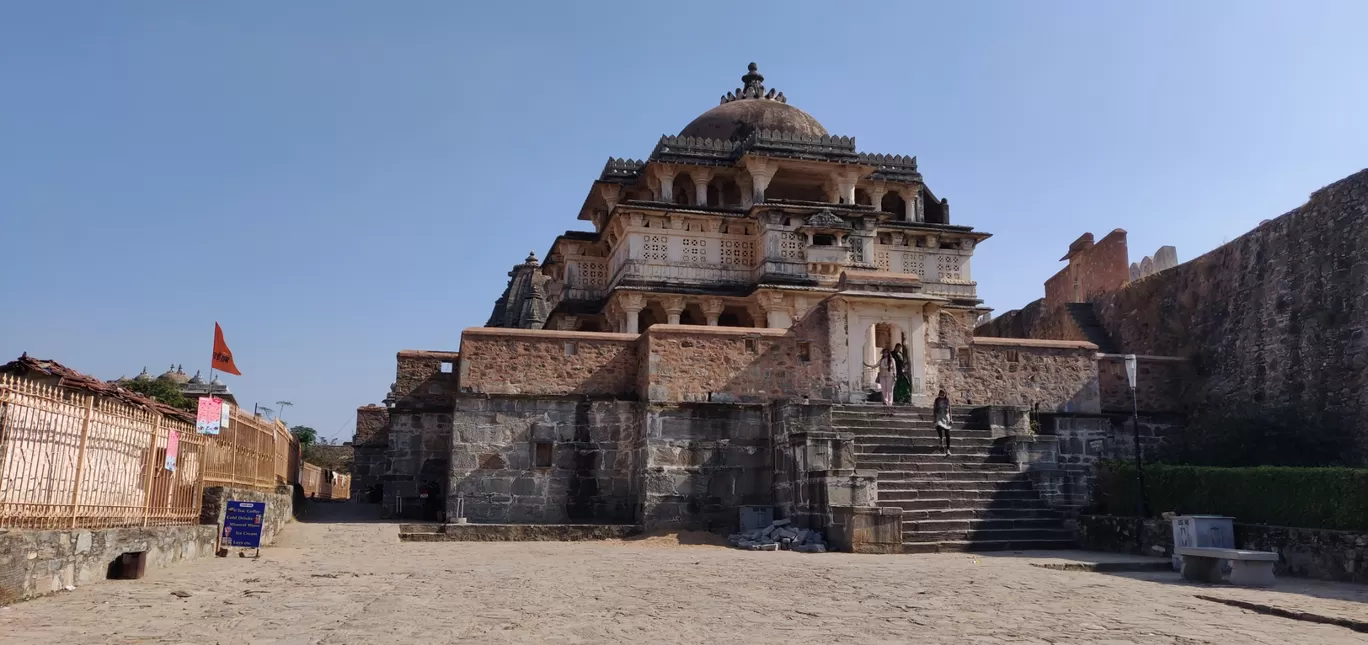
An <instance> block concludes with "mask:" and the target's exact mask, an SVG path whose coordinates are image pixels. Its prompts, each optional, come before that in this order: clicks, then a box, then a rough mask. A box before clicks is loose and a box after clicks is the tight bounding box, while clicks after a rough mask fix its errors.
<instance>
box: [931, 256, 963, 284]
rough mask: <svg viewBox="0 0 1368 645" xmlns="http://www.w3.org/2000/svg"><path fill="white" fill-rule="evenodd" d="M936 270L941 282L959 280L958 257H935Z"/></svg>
mask: <svg viewBox="0 0 1368 645" xmlns="http://www.w3.org/2000/svg"><path fill="white" fill-rule="evenodd" d="M936 270H937V271H938V272H939V273H940V279H941V280H942V281H945V280H959V279H960V257H959V256H958V255H938V256H936Z"/></svg>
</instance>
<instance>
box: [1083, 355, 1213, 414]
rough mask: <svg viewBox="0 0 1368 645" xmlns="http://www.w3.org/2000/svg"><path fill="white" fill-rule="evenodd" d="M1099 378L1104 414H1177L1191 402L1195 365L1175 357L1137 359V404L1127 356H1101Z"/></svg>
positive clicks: (1098, 364) (1098, 365)
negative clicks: (1131, 412) (1135, 411)
mask: <svg viewBox="0 0 1368 645" xmlns="http://www.w3.org/2000/svg"><path fill="white" fill-rule="evenodd" d="M1097 377H1098V383H1099V388H1100V390H1101V395H1102V411H1103V412H1130V411H1131V409H1132V408H1136V407H1138V409H1139V410H1140V412H1142V413H1154V412H1173V411H1176V410H1179V409H1181V408H1182V407H1183V406H1182V403H1183V402H1184V401H1185V400H1186V399H1187V396H1188V393H1187V390H1188V387H1189V385H1190V384H1191V383H1192V378H1193V375H1192V363H1191V361H1188V360H1187V359H1183V358H1175V357H1171V356H1137V357H1136V361H1135V395H1134V399H1135V400H1134V401H1132V400H1131V399H1132V396H1131V389H1130V380H1129V379H1127V378H1126V357H1125V355H1123V354H1099V355H1098V359H1097Z"/></svg>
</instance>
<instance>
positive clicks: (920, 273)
mask: <svg viewBox="0 0 1368 645" xmlns="http://www.w3.org/2000/svg"><path fill="white" fill-rule="evenodd" d="M902 272H903V273H911V274H912V275H915V276H917V277H918V278H921V277H924V276H925V274H926V254H924V253H903V256H902Z"/></svg>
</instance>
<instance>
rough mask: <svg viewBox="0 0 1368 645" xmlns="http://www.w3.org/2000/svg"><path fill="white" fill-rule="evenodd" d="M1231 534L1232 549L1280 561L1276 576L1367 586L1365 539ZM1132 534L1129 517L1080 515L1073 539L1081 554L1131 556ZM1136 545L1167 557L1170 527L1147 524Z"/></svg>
mask: <svg viewBox="0 0 1368 645" xmlns="http://www.w3.org/2000/svg"><path fill="white" fill-rule="evenodd" d="M1234 528H1235V547H1236V548H1239V549H1250V550H1255V551H1274V552H1276V553H1277V554H1278V555H1279V556H1281V557H1279V558H1278V561H1277V562H1276V563H1274V565H1273V572H1274V573H1275V574H1276V575H1280V576H1284V575H1285V576H1299V577H1303V578H1315V579H1318V580H1334V581H1336V582H1352V583H1358V584H1365V583H1368V558H1364V557H1363V549H1364V545H1368V533H1364V532H1358V531H1328V530H1322V529H1306V528H1290V527H1285V526H1267V525H1263V524H1239V523H1236V524H1235V526H1234ZM1136 529H1137V522H1136V520H1135V518H1134V517H1117V516H1113V515H1084V516H1082V517H1080V518H1079V521H1078V538H1079V543H1080V546H1082V547H1083V548H1085V549H1090V550H1095V551H1111V552H1114V553H1131V552H1134V551H1135V545H1136V535H1135V534H1136ZM1141 544H1142V548H1143V553H1145V554H1146V555H1150V554H1153V553H1155V551H1154V550H1153V548H1152V547H1158V548H1159V549H1162V550H1163V552H1164V554H1165V555H1167V556H1172V554H1173V525H1172V523H1171V521H1170V520H1163V519H1150V520H1146V521H1145V523H1144V527H1143V535H1142V538H1141Z"/></svg>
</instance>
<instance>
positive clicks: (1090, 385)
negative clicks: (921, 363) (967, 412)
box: [937, 337, 1101, 412]
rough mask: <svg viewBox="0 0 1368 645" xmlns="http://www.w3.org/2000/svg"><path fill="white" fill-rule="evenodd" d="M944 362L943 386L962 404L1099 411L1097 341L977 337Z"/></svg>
mask: <svg viewBox="0 0 1368 645" xmlns="http://www.w3.org/2000/svg"><path fill="white" fill-rule="evenodd" d="M963 350H964V351H967V352H969V353H970V354H971V355H970V356H968V357H967V361H968V362H967V364H966V363H965V362H962V358H961V357H960V356H958V355H957V356H956V357H955V360H954V362H953V363H941V365H940V366H939V370H938V371H939V374H938V383H937V387H940V388H944V389H945V390H946V392H947V393H948V394H949V395H950V399H951V401H952V402H954V403H955V404H956V405H973V406H982V405H1014V406H1022V407H1028V408H1032V407H1035V406H1037V405H1038V406H1039V409H1040V410H1042V411H1066V412H1098V411H1100V410H1101V400H1100V394H1099V391H1098V379H1097V359H1096V353H1097V347H1096V346H1095V345H1092V344H1091V343H1079V342H1066V341H1042V340H1030V339H1006V338H981V337H976V338H973V339H972V342H971V343H969V345H968V346H967V347H965V348H963Z"/></svg>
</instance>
